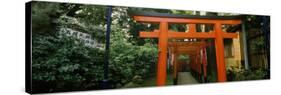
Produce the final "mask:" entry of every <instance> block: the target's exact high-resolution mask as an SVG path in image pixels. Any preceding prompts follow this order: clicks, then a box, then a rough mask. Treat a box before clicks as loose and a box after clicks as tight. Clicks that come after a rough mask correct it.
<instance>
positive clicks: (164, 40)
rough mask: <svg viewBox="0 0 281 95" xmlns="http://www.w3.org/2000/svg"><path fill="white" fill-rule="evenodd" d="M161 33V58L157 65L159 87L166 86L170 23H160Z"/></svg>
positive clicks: (159, 43) (159, 44) (159, 46)
mask: <svg viewBox="0 0 281 95" xmlns="http://www.w3.org/2000/svg"><path fill="white" fill-rule="evenodd" d="M159 28H160V29H159V30H160V32H159V42H158V48H159V57H158V64H157V86H164V85H165V83H166V77H167V73H166V68H167V65H166V63H167V61H166V59H167V46H168V22H160V27H159Z"/></svg>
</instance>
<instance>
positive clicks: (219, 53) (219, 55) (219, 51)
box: [215, 23, 226, 82]
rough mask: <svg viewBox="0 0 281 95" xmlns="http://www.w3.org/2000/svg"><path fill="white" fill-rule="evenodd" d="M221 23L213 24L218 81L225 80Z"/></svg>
mask: <svg viewBox="0 0 281 95" xmlns="http://www.w3.org/2000/svg"><path fill="white" fill-rule="evenodd" d="M222 33H223V31H222V29H221V24H220V23H216V24H215V34H216V38H215V44H216V60H217V73H218V74H217V75H218V82H225V81H226V70H225V61H224V45H223V36H222Z"/></svg>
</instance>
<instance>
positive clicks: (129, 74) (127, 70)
mask: <svg viewBox="0 0 281 95" xmlns="http://www.w3.org/2000/svg"><path fill="white" fill-rule="evenodd" d="M111 38H112V40H111V46H110V47H111V48H110V71H111V75H110V78H112V80H114V81H115V82H118V83H120V84H121V85H123V84H125V83H128V82H130V81H134V80H133V79H134V77H135V76H140V77H141V78H144V77H147V76H148V75H150V74H151V73H152V72H154V71H153V69H154V68H153V69H151V68H152V67H153V65H155V63H156V61H157V47H156V45H152V44H145V45H144V46H136V45H133V44H132V43H129V42H128V41H127V39H126V33H124V32H122V31H118V29H117V31H113V32H112V35H111Z"/></svg>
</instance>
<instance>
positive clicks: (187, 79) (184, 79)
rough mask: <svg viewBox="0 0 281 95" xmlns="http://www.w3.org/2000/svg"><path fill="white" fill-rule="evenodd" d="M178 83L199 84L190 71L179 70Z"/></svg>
mask: <svg viewBox="0 0 281 95" xmlns="http://www.w3.org/2000/svg"><path fill="white" fill-rule="evenodd" d="M178 84H180V85H181V84H198V82H197V81H196V80H195V79H194V78H193V76H192V75H191V73H190V72H178Z"/></svg>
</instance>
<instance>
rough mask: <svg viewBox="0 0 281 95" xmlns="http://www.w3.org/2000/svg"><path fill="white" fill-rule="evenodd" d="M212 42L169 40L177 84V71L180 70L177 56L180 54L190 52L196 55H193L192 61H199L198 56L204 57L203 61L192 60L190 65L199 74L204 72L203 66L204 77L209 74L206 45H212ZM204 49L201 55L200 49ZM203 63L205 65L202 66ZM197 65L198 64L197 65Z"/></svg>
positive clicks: (189, 53)
mask: <svg viewBox="0 0 281 95" xmlns="http://www.w3.org/2000/svg"><path fill="white" fill-rule="evenodd" d="M210 45H211V44H210V43H208V44H207V43H205V42H203V41H202V42H169V43H168V46H169V48H170V49H171V51H172V63H173V77H174V83H175V84H177V72H178V69H177V68H178V62H177V59H175V58H177V57H178V55H179V54H188V55H192V56H195V58H196V59H194V57H191V58H192V59H191V61H194V60H195V61H196V62H198V56H199V57H202V60H201V62H202V63H195V64H194V62H191V64H190V66H191V68H192V69H194V70H196V71H197V72H198V73H199V74H201V73H202V68H203V75H204V78H206V76H207V69H206V66H207V59H206V47H207V46H210ZM201 50H202V56H201V55H200V51H201ZM201 64H202V65H203V67H201ZM195 65H196V66H195Z"/></svg>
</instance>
